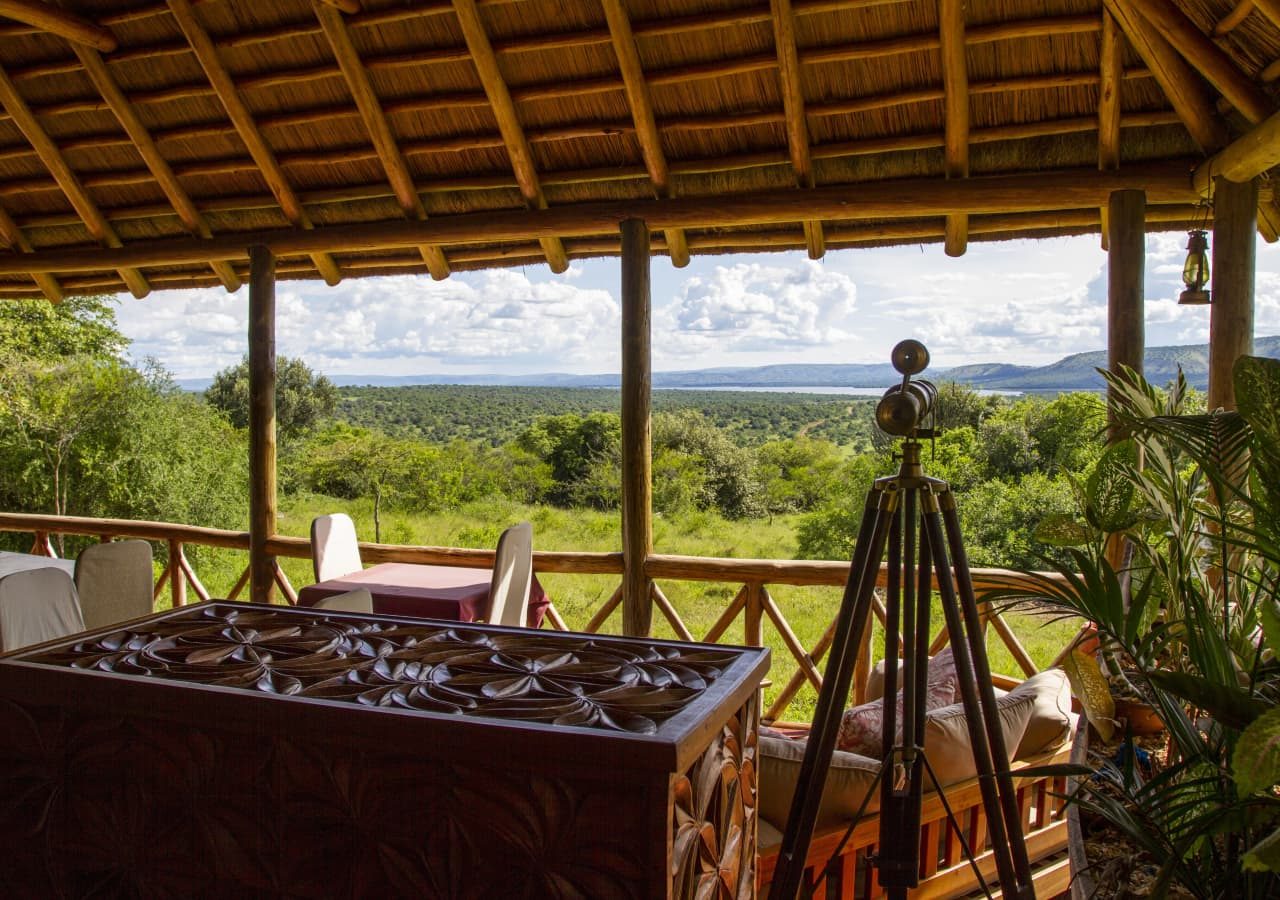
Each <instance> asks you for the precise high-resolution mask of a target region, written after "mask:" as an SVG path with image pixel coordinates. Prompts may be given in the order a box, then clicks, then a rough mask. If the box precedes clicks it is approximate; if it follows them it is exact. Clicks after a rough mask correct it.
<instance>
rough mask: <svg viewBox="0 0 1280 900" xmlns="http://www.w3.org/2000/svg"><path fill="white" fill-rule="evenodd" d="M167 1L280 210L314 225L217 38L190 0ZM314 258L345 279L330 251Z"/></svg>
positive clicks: (333, 276) (333, 277) (325, 271)
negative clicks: (224, 61) (247, 103)
mask: <svg viewBox="0 0 1280 900" xmlns="http://www.w3.org/2000/svg"><path fill="white" fill-rule="evenodd" d="M166 2H167V3H168V7H169V12H170V14H171V15H172V16H173V18H174V20H175V21H176V22H177V23H178V27H179V28H180V29H181V30H182V33H183V34H184V35H185V36H186V38H187V41H188V43H190V44H191V49H192V50H193V51H194V52H195V55H196V59H198V60H199V62H200V67H201V68H202V69H204V72H205V76H206V77H207V78H208V79H209V83H210V85H211V86H212V87H213V91H214V93H215V94H216V95H217V97H218V100H219V101H220V102H221V103H222V107H223V109H225V110H226V111H227V115H228V117H229V118H230V119H231V123H232V124H233V125H234V126H235V129H236V132H237V133H238V134H239V135H240V139H241V140H242V141H243V142H244V145H245V147H246V148H247V149H248V150H249V155H250V156H252V157H253V160H254V162H255V163H256V164H257V166H258V169H259V170H260V172H261V176H262V179H263V181H265V182H266V184H267V187H268V188H269V189H270V190H271V193H272V194H274V195H275V197H276V200H277V201H278V202H279V203H280V209H281V210H282V211H283V212H284V215H285V218H286V219H288V220H289V221H290V222H292V223H293V224H294V225H295V226H297V227H299V228H302V229H309V228H311V227H312V224H311V218H310V216H308V215H307V211H306V210H305V209H304V208H303V206H302V204H301V203H299V202H298V197H297V194H295V193H294V190H293V187H292V186H291V185H290V184H289V181H288V179H287V178H286V177H285V174H284V172H283V171H281V169H280V165H279V163H277V162H276V157H275V153H274V151H272V149H271V148H270V146H268V145H267V142H266V140H264V139H263V137H262V133H261V132H260V131H259V130H258V127H257V125H256V124H255V123H254V120H253V116H252V115H251V114H250V112H249V110H248V108H247V107H246V106H245V105H244V101H243V100H241V99H240V94H239V92H238V91H237V89H236V85H235V82H234V81H233V80H232V78H231V75H230V74H229V73H228V72H227V69H226V67H225V66H224V65H223V64H222V61H221V59H219V57H218V51H217V48H216V47H214V45H213V41H211V40H210V39H209V35H208V33H207V32H206V31H205V30H204V26H203V25H201V24H200V20H199V19H198V18H197V17H196V14H195V10H194V9H193V8H192V6H191V3H190V0H166ZM312 261H313V262H314V263H315V266H316V270H317V271H318V272H319V273H320V276H321V277H322V278H323V279H324V280H325V282H326V283H327V284H330V285H334V284H337V283H338V282H339V281H341V280H342V273H341V272H340V271H339V270H338V266H337V264H336V263H334V261H333V257H331V256H330V255H329V254H328V253H324V252H321V253H316V254H314V255H313V256H312Z"/></svg>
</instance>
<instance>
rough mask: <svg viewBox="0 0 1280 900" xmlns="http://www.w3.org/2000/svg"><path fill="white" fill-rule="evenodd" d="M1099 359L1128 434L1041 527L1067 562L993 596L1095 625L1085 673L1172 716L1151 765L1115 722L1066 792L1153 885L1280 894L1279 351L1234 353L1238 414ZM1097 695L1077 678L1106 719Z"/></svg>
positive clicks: (1160, 892)
mask: <svg viewBox="0 0 1280 900" xmlns="http://www.w3.org/2000/svg"><path fill="white" fill-rule="evenodd" d="M1103 374H1104V376H1105V377H1106V378H1107V380H1108V383H1109V386H1110V387H1111V396H1112V401H1111V413H1112V417H1113V421H1114V422H1116V423H1118V424H1119V426H1120V427H1121V429H1122V430H1123V431H1124V433H1125V435H1126V437H1125V439H1124V440H1122V441H1119V442H1117V443H1115V444H1113V445H1112V446H1111V447H1110V448H1109V449H1108V450H1107V452H1106V453H1105V454H1104V455H1103V456H1102V458H1101V459H1100V460H1099V462H1098V464H1097V467H1096V468H1095V469H1094V471H1093V472H1092V473H1091V475H1090V476H1089V478H1088V479H1087V480H1086V481H1085V482H1084V483H1082V484H1079V485H1078V486H1077V495H1078V497H1079V500H1080V507H1081V510H1080V515H1079V516H1076V517H1069V518H1059V519H1056V520H1052V521H1048V522H1046V523H1044V524H1043V525H1042V527H1041V529H1040V531H1039V534H1040V537H1041V538H1042V539H1047V540H1050V541H1052V542H1053V543H1056V544H1058V545H1061V546H1068V547H1069V548H1070V555H1071V563H1070V564H1069V565H1062V566H1052V564H1050V566H1051V567H1052V568H1054V569H1055V570H1056V571H1055V572H1054V575H1053V576H1048V575H1037V574H1035V573H1026V574H1027V577H1028V578H1029V579H1030V580H1031V582H1032V585H1033V586H1032V587H1031V588H1030V589H1020V590H1018V591H1017V592H1013V591H1007V590H1006V591H1001V592H996V593H993V594H992V595H991V597H992V598H999V599H1002V600H1003V601H1011V602H1014V603H1018V604H1026V603H1031V604H1034V605H1035V606H1036V607H1038V608H1040V609H1045V608H1048V609H1049V610H1052V611H1053V612H1055V613H1057V614H1061V615H1070V616H1079V617H1081V618H1083V619H1085V620H1087V621H1088V622H1090V623H1092V625H1093V628H1094V629H1095V630H1096V636H1097V650H1098V652H1097V654H1096V659H1097V661H1098V664H1099V665H1100V670H1098V669H1095V670H1094V671H1095V677H1096V672H1097V671H1102V672H1106V673H1108V674H1109V675H1110V676H1111V684H1112V686H1114V685H1115V684H1116V683H1121V684H1123V685H1124V687H1125V692H1126V693H1130V694H1132V695H1133V696H1135V697H1136V698H1138V699H1139V700H1140V701H1141V702H1144V703H1146V704H1147V705H1149V706H1150V707H1151V709H1152V710H1153V711H1154V713H1155V714H1156V715H1157V716H1158V717H1159V720H1160V721H1161V722H1163V724H1164V727H1165V728H1166V729H1167V739H1166V741H1165V744H1164V747H1163V751H1162V752H1159V753H1157V754H1155V756H1156V757H1157V758H1156V759H1155V765H1154V766H1153V767H1152V768H1150V769H1146V770H1144V767H1142V766H1140V765H1137V764H1136V762H1135V761H1136V760H1139V759H1141V758H1142V757H1143V754H1142V753H1141V752H1139V748H1138V747H1137V746H1136V745H1135V742H1134V736H1133V734H1132V732H1131V731H1130V732H1128V733H1126V732H1124V731H1123V730H1121V731H1120V732H1119V736H1120V737H1121V747H1120V752H1118V753H1117V754H1116V755H1115V757H1114V758H1111V759H1107V760H1102V761H1099V762H1098V763H1097V764H1096V766H1095V770H1094V771H1093V772H1092V773H1091V775H1090V776H1089V777H1087V778H1084V779H1082V780H1081V781H1079V782H1078V787H1077V788H1076V789H1075V790H1074V791H1073V793H1072V796H1071V800H1072V803H1073V805H1074V808H1075V809H1076V810H1077V812H1078V811H1080V810H1084V811H1087V812H1088V813H1091V814H1092V815H1093V816H1095V817H1097V819H1099V820H1101V821H1103V822H1105V823H1107V824H1108V825H1109V826H1110V827H1111V828H1112V829H1113V830H1114V831H1116V832H1119V833H1120V834H1121V835H1123V836H1124V837H1125V838H1127V839H1128V840H1129V841H1131V842H1132V843H1133V844H1134V845H1135V846H1136V847H1137V848H1139V849H1141V850H1143V851H1145V852H1146V854H1147V856H1148V858H1149V863H1150V866H1151V867H1153V869H1154V875H1153V881H1152V884H1151V894H1152V895H1153V896H1165V895H1167V894H1168V893H1169V892H1170V891H1171V890H1174V889H1175V887H1176V888H1178V889H1180V890H1181V891H1184V892H1185V893H1186V894H1189V895H1191V896H1194V897H1197V898H1205V900H1209V898H1224V897H1231V898H1233V900H1234V898H1255V897H1256V898H1261V897H1276V896H1280V875H1278V874H1277V873H1278V872H1280V830H1277V822H1280V796H1278V794H1277V787H1276V785H1277V782H1278V781H1280V661H1278V660H1277V656H1278V655H1280V598H1278V594H1277V589H1278V586H1280V360H1274V359H1261V358H1253V357H1245V358H1243V359H1241V360H1240V361H1239V363H1238V364H1237V365H1236V367H1235V373H1234V374H1235V388H1236V398H1237V403H1238V406H1239V411H1238V412H1224V411H1220V410H1219V411H1216V412H1211V413H1208V414H1200V415H1186V414H1184V407H1185V405H1186V400H1187V394H1188V391H1187V387H1186V383H1185V381H1184V380H1183V379H1182V378H1181V377H1179V378H1178V379H1177V381H1176V382H1175V383H1174V384H1172V385H1171V386H1170V388H1169V389H1168V390H1167V391H1160V390H1157V389H1156V388H1154V387H1152V386H1151V385H1150V384H1148V383H1147V382H1146V381H1145V380H1144V379H1143V378H1142V377H1141V376H1139V375H1137V374H1136V373H1134V372H1132V371H1123V372H1121V373H1120V374H1109V373H1103ZM1073 659H1075V660H1076V661H1077V663H1076V667H1077V669H1078V670H1079V671H1077V673H1076V675H1077V678H1082V679H1083V680H1084V681H1088V680H1090V679H1088V677H1087V676H1088V674H1089V672H1088V671H1087V669H1088V667H1089V666H1090V665H1092V661H1091V660H1084V661H1081V656H1080V654H1076V655H1075V656H1074V657H1073ZM1106 693H1107V692H1106V691H1101V692H1100V691H1099V690H1098V689H1097V687H1096V685H1095V686H1087V685H1085V684H1081V685H1079V686H1078V687H1077V696H1079V697H1080V698H1081V700H1082V702H1083V704H1084V706H1085V712H1086V714H1087V715H1089V716H1090V717H1091V719H1093V720H1095V721H1096V722H1097V723H1098V724H1099V725H1100V726H1101V729H1102V730H1103V731H1104V732H1105V731H1107V730H1108V729H1109V728H1110V727H1111V726H1112V724H1113V723H1111V722H1110V718H1111V715H1114V714H1113V713H1112V714H1111V715H1108V714H1109V713H1110V712H1111V711H1110V710H1109V709H1107V708H1106V707H1107V704H1108V703H1109V702H1111V701H1112V699H1113V698H1111V697H1108V696H1106Z"/></svg>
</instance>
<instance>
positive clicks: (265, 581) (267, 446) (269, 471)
mask: <svg viewBox="0 0 1280 900" xmlns="http://www.w3.org/2000/svg"><path fill="white" fill-rule="evenodd" d="M275 531H276V271H275V257H274V256H273V255H272V253H271V251H270V250H269V249H267V248H266V247H263V246H255V247H250V248H249V571H250V585H251V587H250V594H249V598H250V599H251V600H252V601H253V602H254V603H270V602H271V594H272V591H273V589H274V585H275V560H274V559H272V558H271V556H270V555H269V554H268V552H267V541H269V540H270V539H271V537H272V535H274V534H275Z"/></svg>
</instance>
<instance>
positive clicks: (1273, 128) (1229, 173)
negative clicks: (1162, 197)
mask: <svg viewBox="0 0 1280 900" xmlns="http://www.w3.org/2000/svg"><path fill="white" fill-rule="evenodd" d="M1278 165H1280V113H1273V114H1272V115H1271V116H1270V117H1269V118H1268V119H1267V120H1266V121H1265V122H1263V123H1262V124H1261V125H1258V126H1257V127H1255V128H1254V129H1253V130H1251V131H1250V132H1249V133H1248V134H1245V135H1243V136H1241V137H1239V138H1236V140H1234V141H1232V142H1231V144H1229V145H1228V146H1227V147H1225V148H1224V149H1223V150H1222V151H1221V152H1220V153H1217V154H1215V155H1214V156H1213V157H1212V158H1211V159H1208V160H1206V161H1205V162H1203V163H1201V164H1200V165H1199V166H1197V167H1196V171H1195V175H1194V176H1193V182H1194V184H1195V187H1196V190H1197V191H1199V192H1200V193H1201V194H1203V195H1205V196H1207V195H1208V194H1209V191H1210V188H1212V186H1213V179H1214V178H1217V177H1218V176H1222V177H1223V178H1226V179H1227V180H1228V181H1237V182H1243V181H1252V180H1253V179H1254V178H1257V177H1258V176H1259V175H1261V174H1262V173H1263V172H1266V171H1267V170H1268V169H1271V168H1273V167H1275V166H1278Z"/></svg>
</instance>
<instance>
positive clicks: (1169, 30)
mask: <svg viewBox="0 0 1280 900" xmlns="http://www.w3.org/2000/svg"><path fill="white" fill-rule="evenodd" d="M1117 2H1121V3H1124V4H1127V5H1131V6H1132V7H1134V8H1135V9H1137V11H1138V12H1139V13H1141V14H1142V15H1143V16H1144V17H1145V18H1146V19H1147V21H1148V22H1150V23H1151V24H1152V25H1154V26H1155V27H1156V28H1158V29H1159V30H1160V33H1161V34H1163V35H1164V36H1165V37H1166V38H1168V40H1169V43H1170V44H1172V45H1173V47H1174V48H1175V49H1176V50H1177V51H1178V52H1179V53H1180V54H1182V58H1183V59H1184V60H1186V61H1187V63H1188V65H1190V66H1191V67H1192V68H1193V69H1195V70H1196V71H1197V72H1199V73H1200V74H1201V75H1203V76H1204V77H1205V79H1206V80H1208V82H1209V83H1210V84H1212V85H1213V86H1214V87H1215V88H1217V89H1218V92H1219V93H1221V94H1222V96H1223V97H1225V98H1227V102H1229V103H1230V104H1231V105H1232V106H1234V107H1235V108H1236V109H1237V110H1239V111H1240V113H1241V114H1242V115H1243V116H1244V117H1245V118H1246V119H1248V120H1249V122H1250V123H1251V124H1254V125H1256V124H1258V123H1259V122H1261V121H1262V120H1263V119H1265V118H1266V117H1267V116H1269V115H1271V114H1272V113H1273V112H1275V111H1276V105H1275V103H1273V102H1272V101H1271V99H1270V98H1269V97H1268V96H1267V95H1266V93H1265V92H1264V91H1263V90H1262V89H1261V88H1259V87H1258V85H1256V84H1255V83H1254V82H1253V80H1252V79H1251V78H1249V77H1248V76H1247V75H1245V74H1244V73H1243V72H1241V71H1240V70H1239V69H1238V68H1237V67H1236V64H1235V63H1234V62H1233V61H1232V59H1231V57H1230V56H1228V55H1227V54H1226V52H1225V51H1223V50H1222V49H1221V48H1220V47H1219V46H1218V45H1217V44H1215V43H1214V42H1213V41H1212V40H1211V39H1210V38H1209V37H1208V36H1207V35H1205V33H1204V32H1202V31H1201V30H1200V29H1199V27H1197V26H1196V24H1195V23H1194V22H1192V21H1191V20H1190V19H1188V18H1187V15H1186V13H1184V12H1183V11H1182V10H1180V9H1178V8H1177V7H1175V6H1174V5H1173V4H1172V3H1170V2H1169V0H1117Z"/></svg>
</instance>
